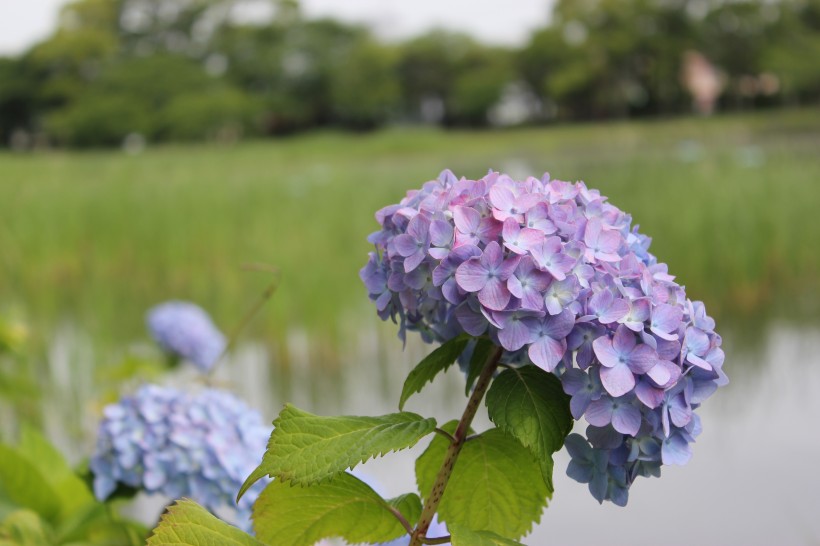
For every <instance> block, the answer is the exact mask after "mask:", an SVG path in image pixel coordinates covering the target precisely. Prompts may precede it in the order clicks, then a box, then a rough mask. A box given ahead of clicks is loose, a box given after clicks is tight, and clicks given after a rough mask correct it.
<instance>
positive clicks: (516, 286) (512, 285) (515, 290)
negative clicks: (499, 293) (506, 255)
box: [507, 275, 524, 299]
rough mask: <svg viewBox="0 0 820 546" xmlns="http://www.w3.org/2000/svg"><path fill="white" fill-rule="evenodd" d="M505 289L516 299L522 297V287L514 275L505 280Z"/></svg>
mask: <svg viewBox="0 0 820 546" xmlns="http://www.w3.org/2000/svg"><path fill="white" fill-rule="evenodd" d="M507 289H508V290H509V291H510V293H511V294H512V295H513V296H515V297H516V298H519V299H520V298H523V297H524V287H523V286H522V285H521V281H520V280H518V277H516V276H515V275H513V276H512V277H510V278H509V279H507Z"/></svg>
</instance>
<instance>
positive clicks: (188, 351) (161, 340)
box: [146, 301, 226, 372]
mask: <svg viewBox="0 0 820 546" xmlns="http://www.w3.org/2000/svg"><path fill="white" fill-rule="evenodd" d="M146 322H147V323H148V330H149V331H150V332H151V336H152V337H153V338H154V340H155V341H156V342H157V343H158V344H159V346H160V347H161V348H162V349H163V350H164V351H165V352H167V353H168V354H170V355H171V356H174V357H177V358H182V359H184V360H188V361H189V362H191V363H193V364H194V365H195V366H196V367H197V368H199V370H200V371H202V372H208V371H209V370H210V369H211V368H212V367H213V365H214V364H216V361H217V360H219V357H220V356H221V355H222V352H223V351H224V350H225V345H226V342H225V336H224V335H222V332H220V331H219V329H218V328H217V327H216V326H214V323H213V321H211V317H210V316H208V313H206V312H205V311H204V310H203V309H202V308H201V307H199V306H197V305H195V304H193V303H188V302H184V301H169V302H166V303H162V304H160V305H157V306H156V307H153V308H152V309H150V310H149V311H148V314H147V317H146Z"/></svg>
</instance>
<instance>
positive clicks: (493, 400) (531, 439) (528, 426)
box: [486, 365, 572, 497]
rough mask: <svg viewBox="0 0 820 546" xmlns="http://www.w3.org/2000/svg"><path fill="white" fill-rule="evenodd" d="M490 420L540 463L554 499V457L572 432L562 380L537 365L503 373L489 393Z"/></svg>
mask: <svg viewBox="0 0 820 546" xmlns="http://www.w3.org/2000/svg"><path fill="white" fill-rule="evenodd" d="M486 404H487V410H488V412H489V415H490V419H491V420H492V422H493V423H495V424H496V426H498V428H500V429H501V430H503V431H505V432H507V433H509V434H511V435H513V436H514V437H515V438H516V439H517V440H518V441H519V442H521V445H523V446H524V447H526V448H528V449H529V450H530V451H532V453H533V454H534V455H535V457H536V458H537V459H538V460H539V461H540V463H541V473H542V475H543V477H544V482H545V483H546V485H547V488H548V489H549V495H550V497H551V496H552V492H553V491H554V487H553V485H552V467H553V461H552V454H553V453H555V452H556V451H558V450H559V449H561V446H563V445H564V438H566V437H567V434H569V433H570V431H572V413H570V409H569V396H567V395H566V394H565V393H564V390H563V388H561V381H560V380H559V379H558V378H557V377H555V376H554V375H553V374H551V373H549V372H546V371H544V370H542V369H541V368H538V367H537V366H532V365H530V366H524V367H522V368H509V369H507V370H504V371H503V372H501V373H500V374H499V375H498V377H496V378H495V380H494V381H493V384H492V386H490V390H489V391H488V392H487V400H486Z"/></svg>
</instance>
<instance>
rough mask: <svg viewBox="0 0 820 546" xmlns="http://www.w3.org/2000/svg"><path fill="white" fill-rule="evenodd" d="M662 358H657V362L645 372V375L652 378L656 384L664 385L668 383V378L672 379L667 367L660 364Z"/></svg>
mask: <svg viewBox="0 0 820 546" xmlns="http://www.w3.org/2000/svg"><path fill="white" fill-rule="evenodd" d="M661 362H663V361H662V360H658V361H657V363H656V364H655V365H654V366H652V368H650V369H649V371H647V372H646V375H648V376H649V377H651V378H652V381H654V382H655V383H656V384H657V385H658V386H661V387H663V386H665V385H666V384H667V383H669V380H670V379H672V374H671V373H670V371H669V369H668V368H667V367H666V366H664V365H663V364H661Z"/></svg>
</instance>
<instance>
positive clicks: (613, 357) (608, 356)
mask: <svg viewBox="0 0 820 546" xmlns="http://www.w3.org/2000/svg"><path fill="white" fill-rule="evenodd" d="M592 348H593V350H594V351H595V356H597V357H598V360H600V361H601V365H602V366H605V367H607V368H613V367H615V366H617V365H618V364H620V363H621V355H620V354H619V353H618V351H616V350H615V348H614V347H613V346H612V340H611V339H609V338H608V337H606V336H601V337H599V338H597V339H595V341H593V342H592Z"/></svg>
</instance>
